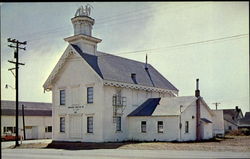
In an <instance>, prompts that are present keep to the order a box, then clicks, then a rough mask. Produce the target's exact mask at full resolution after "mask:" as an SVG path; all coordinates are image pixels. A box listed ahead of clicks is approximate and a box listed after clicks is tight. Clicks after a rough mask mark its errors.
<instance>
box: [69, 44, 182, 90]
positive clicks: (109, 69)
mask: <svg viewBox="0 0 250 159" xmlns="http://www.w3.org/2000/svg"><path fill="white" fill-rule="evenodd" d="M70 45H71V46H72V47H73V48H74V49H75V51H76V52H78V53H79V54H80V56H81V57H82V58H83V59H84V60H85V61H86V62H87V63H88V64H89V65H90V66H91V67H92V68H93V69H94V71H95V72H96V73H97V74H98V75H99V76H100V77H101V78H102V79H104V80H110V81H117V82H124V83H131V84H139V85H143V86H149V87H157V88H163V89H168V90H173V91H178V89H177V88H175V86H174V85H172V84H171V83H170V82H169V81H168V80H167V79H166V78H164V77H163V76H162V75H161V74H160V73H159V72H158V71H157V70H156V69H155V68H154V67H153V66H151V65H150V64H148V65H147V67H148V69H145V63H142V62H138V61H135V60H130V59H126V58H123V57H119V56H114V55H111V54H107V53H103V52H97V55H90V54H87V53H84V52H82V50H81V49H80V48H79V47H78V46H76V45H73V44H70ZM132 73H134V74H136V79H133V78H131V74H132Z"/></svg>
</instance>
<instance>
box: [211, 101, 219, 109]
mask: <svg viewBox="0 0 250 159" xmlns="http://www.w3.org/2000/svg"><path fill="white" fill-rule="evenodd" d="M212 104H214V105H215V107H216V110H217V106H218V105H219V104H220V103H218V102H215V103H212Z"/></svg>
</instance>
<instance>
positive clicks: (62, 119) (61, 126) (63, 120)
mask: <svg viewBox="0 0 250 159" xmlns="http://www.w3.org/2000/svg"><path fill="white" fill-rule="evenodd" d="M60 132H65V117H60Z"/></svg>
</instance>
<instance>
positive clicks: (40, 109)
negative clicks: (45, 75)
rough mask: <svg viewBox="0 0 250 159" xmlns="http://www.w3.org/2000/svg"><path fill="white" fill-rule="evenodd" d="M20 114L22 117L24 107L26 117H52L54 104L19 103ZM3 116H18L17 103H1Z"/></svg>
mask: <svg viewBox="0 0 250 159" xmlns="http://www.w3.org/2000/svg"><path fill="white" fill-rule="evenodd" d="M18 104H19V110H18V114H19V115H22V105H24V115H26V116H52V104H51V103H42V102H23V101H20V102H19V103H18ZM1 110H2V114H1V115H10V116H11V115H16V101H8V100H2V101H1Z"/></svg>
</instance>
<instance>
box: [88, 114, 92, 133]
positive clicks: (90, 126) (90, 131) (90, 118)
mask: <svg viewBox="0 0 250 159" xmlns="http://www.w3.org/2000/svg"><path fill="white" fill-rule="evenodd" d="M87 133H93V117H87Z"/></svg>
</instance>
